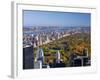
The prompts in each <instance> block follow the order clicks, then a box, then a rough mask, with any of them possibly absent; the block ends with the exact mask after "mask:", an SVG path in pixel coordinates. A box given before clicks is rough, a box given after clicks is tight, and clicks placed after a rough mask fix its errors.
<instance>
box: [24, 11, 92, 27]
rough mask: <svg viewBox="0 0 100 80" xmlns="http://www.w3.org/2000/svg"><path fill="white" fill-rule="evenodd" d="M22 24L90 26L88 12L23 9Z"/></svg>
mask: <svg viewBox="0 0 100 80" xmlns="http://www.w3.org/2000/svg"><path fill="white" fill-rule="evenodd" d="M23 26H24V27H29V26H75V27H77V26H82V27H88V26H91V14H90V13H75V12H53V11H34V10H23Z"/></svg>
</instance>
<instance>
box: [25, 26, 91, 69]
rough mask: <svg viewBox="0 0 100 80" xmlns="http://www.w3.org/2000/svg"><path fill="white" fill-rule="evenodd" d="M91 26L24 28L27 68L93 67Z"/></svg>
mask: <svg viewBox="0 0 100 80" xmlns="http://www.w3.org/2000/svg"><path fill="white" fill-rule="evenodd" d="M90 33H91V32H90V27H89V26H86V27H84V26H83V27H82V26H80V27H73V26H72V27H66V26H64V27H63V26H36V27H35V26H32V27H23V69H41V68H58V67H79V66H90V65H91V46H90V45H91V41H90V38H91V36H90Z"/></svg>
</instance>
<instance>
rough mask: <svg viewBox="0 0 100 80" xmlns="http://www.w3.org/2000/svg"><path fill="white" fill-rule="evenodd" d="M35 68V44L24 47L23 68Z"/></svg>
mask: <svg viewBox="0 0 100 80" xmlns="http://www.w3.org/2000/svg"><path fill="white" fill-rule="evenodd" d="M33 68H34V55H33V46H26V47H24V48H23V69H33Z"/></svg>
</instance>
